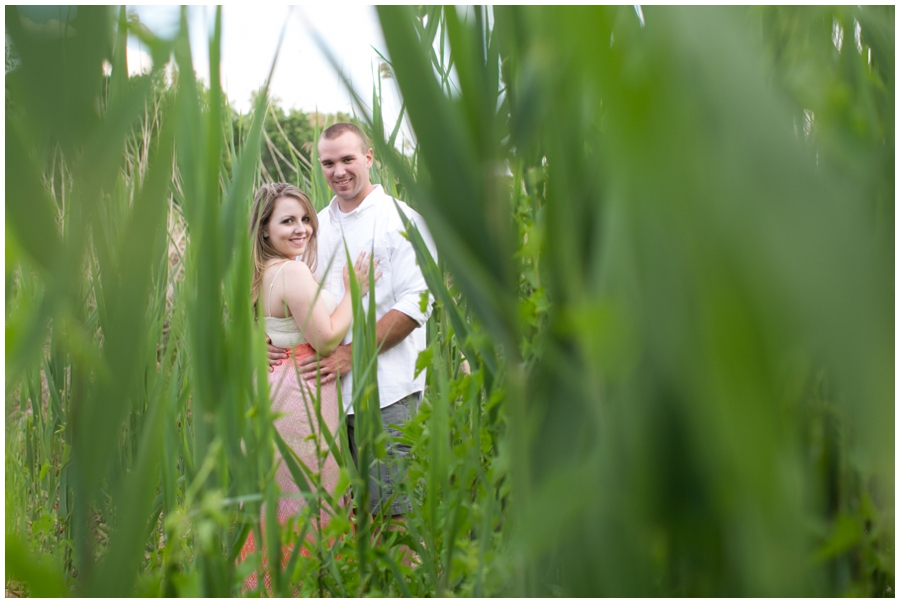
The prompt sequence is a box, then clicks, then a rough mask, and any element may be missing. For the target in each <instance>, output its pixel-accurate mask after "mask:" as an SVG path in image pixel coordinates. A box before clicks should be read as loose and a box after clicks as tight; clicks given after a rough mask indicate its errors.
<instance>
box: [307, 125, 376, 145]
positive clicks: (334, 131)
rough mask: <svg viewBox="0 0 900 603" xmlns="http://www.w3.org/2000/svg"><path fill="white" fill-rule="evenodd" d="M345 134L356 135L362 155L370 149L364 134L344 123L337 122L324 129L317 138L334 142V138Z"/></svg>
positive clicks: (353, 126) (355, 127)
mask: <svg viewBox="0 0 900 603" xmlns="http://www.w3.org/2000/svg"><path fill="white" fill-rule="evenodd" d="M347 132H352V133H354V134H356V136H357V137H358V138H359V140H360V142H361V143H362V151H363V153H365V152H366V151H368V150H369V149H370V148H371V145H370V144H369V138H368V137H367V136H366V133H365V132H363V131H362V130H360V129H359V128H358V127H357V126H355V125H353V124H351V123H347V122H345V121H342V122H338V123H336V124H334V125H332V126H328V127H327V128H325V130H323V131H322V135H321V136H320V137H319V138H320V139H323V138H324V139H325V140H334V139H335V138H338V137H339V136H341V135H342V134H345V133H347Z"/></svg>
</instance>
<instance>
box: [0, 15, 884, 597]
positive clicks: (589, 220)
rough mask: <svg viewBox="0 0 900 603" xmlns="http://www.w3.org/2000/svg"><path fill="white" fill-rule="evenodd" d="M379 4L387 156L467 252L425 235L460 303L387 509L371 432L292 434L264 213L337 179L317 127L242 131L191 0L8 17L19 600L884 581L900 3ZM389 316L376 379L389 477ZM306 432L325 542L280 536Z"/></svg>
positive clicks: (440, 283)
mask: <svg viewBox="0 0 900 603" xmlns="http://www.w3.org/2000/svg"><path fill="white" fill-rule="evenodd" d="M22 10H23V11H24V10H25V9H22ZM378 12H379V16H380V18H381V21H382V27H383V29H384V33H385V38H386V40H387V43H388V51H389V56H388V57H386V60H387V61H388V62H389V67H390V72H391V75H392V76H393V78H395V81H396V83H397V84H398V85H399V88H400V91H401V93H402V95H403V99H404V109H403V112H402V114H401V117H400V119H401V120H403V119H408V121H409V124H410V125H411V126H412V129H413V130H414V132H415V136H416V146H415V148H414V151H413V152H412V153H411V154H408V155H404V154H401V153H399V152H398V151H397V150H396V146H397V145H396V142H397V137H398V136H399V132H400V126H401V123H400V122H399V121H398V122H396V123H385V117H384V115H383V112H382V107H381V102H380V86H381V85H382V83H381V82H377V83H376V86H375V89H374V90H373V93H372V95H371V98H369V97H366V98H365V99H364V98H363V96H362V95H357V97H356V98H357V106H358V107H359V110H358V114H357V118H358V119H359V120H360V122H361V123H362V124H363V125H364V127H366V129H367V130H368V131H369V133H370V134H371V137H372V139H373V142H374V144H375V147H376V157H377V158H378V161H377V162H376V166H375V167H374V168H373V172H372V179H373V181H374V182H380V183H382V184H383V185H384V187H385V190H386V191H388V192H389V193H390V194H393V195H395V196H397V197H398V198H401V199H403V200H405V201H407V202H409V203H410V204H411V205H412V206H413V207H414V208H415V209H417V210H418V211H419V212H420V213H421V214H422V215H423V216H424V217H425V219H426V221H427V223H428V225H429V229H430V231H431V233H432V235H433V237H434V240H435V242H436V244H437V247H438V255H439V260H438V261H437V262H435V261H434V259H433V258H431V256H430V255H429V254H428V253H427V250H426V249H425V246H424V244H423V243H422V240H421V238H420V236H419V234H418V233H417V232H416V231H415V229H414V228H412V227H410V228H409V230H408V236H409V238H410V240H411V241H412V243H413V246H414V248H415V249H416V251H417V258H418V261H419V264H420V266H421V267H422V269H423V273H424V274H425V277H426V280H427V281H428V284H429V287H430V289H431V291H432V292H433V294H434V296H435V300H436V303H435V307H434V311H433V313H432V316H431V318H430V319H429V321H428V323H427V326H426V329H427V333H428V342H429V345H428V349H427V350H426V352H425V353H423V354H422V355H421V356H420V358H419V363H418V368H425V369H427V370H428V381H427V387H426V391H425V396H424V399H423V401H422V405H421V408H420V410H419V412H418V414H417V415H416V417H415V418H414V419H413V420H412V421H411V422H410V423H409V424H408V425H407V426H406V427H405V428H404V430H403V433H404V438H406V439H407V440H408V442H409V443H410V444H411V446H412V454H411V455H410V457H409V465H408V470H409V478H408V480H407V481H406V483H405V484H404V487H405V488H407V489H408V493H409V495H410V496H411V498H412V499H413V500H414V501H415V505H414V507H415V508H414V510H413V511H412V512H411V513H410V514H408V515H407V517H406V521H405V524H404V525H403V526H397V525H395V526H390V527H391V528H392V529H385V528H386V527H388V524H389V523H390V518H386V517H383V516H377V515H376V516H374V517H373V516H369V515H368V514H358V515H353V514H352V513H351V512H350V509H349V508H348V506H347V505H346V504H345V503H344V500H345V499H344V495H345V494H350V493H352V495H353V497H354V498H355V499H356V500H357V501H364V500H365V499H366V498H367V497H368V496H369V493H368V492H367V491H366V488H367V481H366V480H365V479H362V478H361V477H360V474H359V472H358V471H357V469H356V468H355V466H354V465H353V463H352V461H351V460H350V458H349V454H348V452H347V446H346V444H347V443H346V435H345V430H344V428H343V427H344V421H345V418H344V417H341V424H340V425H339V428H338V430H337V432H336V433H326V434H324V435H325V438H324V439H325V442H326V445H327V446H328V448H329V449H330V451H331V452H332V453H333V454H335V455H336V456H337V458H338V459H339V464H340V465H341V468H342V469H341V478H340V479H339V485H338V488H337V491H336V492H328V491H325V490H324V489H323V488H322V487H321V485H320V483H319V482H318V480H317V474H316V470H315V467H304V466H302V464H300V463H299V462H298V461H297V459H296V458H295V457H293V456H292V454H291V453H290V450H288V449H287V448H286V447H285V446H284V444H283V442H280V440H279V438H278V437H277V434H276V432H275V430H274V429H272V419H273V417H272V415H271V412H270V410H269V404H268V391H267V387H266V381H265V379H263V378H256V376H264V375H265V374H266V360H265V350H264V347H265V346H264V337H263V334H262V332H261V331H260V329H259V327H258V322H257V320H256V317H255V315H254V309H253V308H252V307H251V306H250V302H249V289H250V278H251V275H250V263H249V241H248V240H247V238H246V236H245V233H246V232H247V225H248V221H247V219H248V212H249V203H250V198H251V196H252V192H253V190H254V188H255V187H256V186H257V185H258V184H259V183H260V182H261V181H265V180H269V179H271V178H274V177H277V178H279V179H280V178H282V176H283V177H286V178H288V179H291V180H292V181H294V182H296V183H297V184H299V185H300V186H301V187H302V188H304V189H305V190H309V191H310V193H311V195H310V196H311V198H312V199H313V202H314V204H315V205H316V207H317V208H321V207H324V205H325V203H327V202H328V200H329V199H330V197H331V193H330V191H329V189H328V187H327V184H326V183H325V182H324V180H323V178H322V175H321V172H320V170H318V169H317V168H316V164H317V159H316V157H315V145H313V150H312V158H311V161H310V162H309V164H306V163H305V162H304V161H303V160H302V158H301V154H300V153H299V152H298V151H297V150H296V147H295V146H291V145H294V142H292V141H286V142H288V143H290V144H289V145H287V149H288V152H287V153H286V154H285V153H281V156H278V155H277V154H276V153H275V152H274V151H271V149H273V148H275V145H274V144H273V142H274V141H273V140H272V136H273V135H274V134H273V133H272V132H271V130H269V129H267V128H265V127H264V123H263V120H264V118H265V117H266V113H267V112H269V113H270V117H271V116H274V114H275V112H274V111H272V110H271V108H270V107H269V106H268V100H267V95H266V93H265V90H263V91H262V93H261V94H259V95H258V96H257V98H256V104H255V107H254V110H253V113H252V115H251V116H250V118H249V120H248V123H247V124H244V123H241V124H240V130H239V131H238V133H237V135H236V134H235V131H234V123H233V121H232V118H231V113H230V110H229V108H228V106H227V102H226V99H225V98H224V95H223V93H222V91H221V86H220V84H219V73H218V65H219V47H220V42H221V14H220V12H219V13H217V19H216V27H215V30H214V32H213V34H212V35H211V37H210V53H209V54H210V59H211V60H210V64H211V65H212V68H211V71H210V73H209V74H208V81H209V82H210V86H209V89H208V90H207V89H206V88H205V87H204V86H202V85H201V84H200V83H199V82H198V81H197V79H196V77H195V75H194V71H193V65H192V59H191V51H192V49H191V47H190V44H189V42H188V37H187V28H186V19H185V15H184V13H183V14H182V24H181V29H180V31H179V33H178V34H177V35H176V36H175V38H173V39H172V40H164V39H157V38H155V37H153V36H152V35H151V34H149V33H148V32H147V31H146V30H145V29H143V28H141V27H139V26H138V25H137V24H135V23H131V22H129V20H128V18H127V17H126V15H125V12H124V10H119V11H113V10H111V9H108V8H105V7H78V8H77V9H76V10H72V11H69V12H67V13H66V14H65V15H64V18H63V19H62V20H63V21H65V20H66V19H68V20H69V26H70V27H71V35H68V36H61V37H59V38H46V37H39V36H37V35H35V34H34V33H32V32H31V31H30V30H28V29H26V28H25V27H23V26H22V21H21V20H20V10H19V9H18V8H16V7H7V8H6V17H7V18H6V22H7V32H8V34H9V36H10V38H11V39H12V41H13V45H14V51H15V53H16V54H17V56H18V57H19V58H20V62H21V64H20V66H19V67H18V68H17V69H14V70H12V71H10V72H8V73H7V76H6V88H7V114H6V124H7V142H6V144H7V153H6V162H7V163H6V175H7V180H6V197H7V203H6V217H7V239H6V240H7V242H6V285H7V286H6V291H7V294H6V302H7V303H6V307H7V314H6V316H7V322H6V324H7V327H6V329H7V337H6V352H7V353H6V358H7V366H6V373H7V383H6V398H7V403H6V417H7V421H6V447H5V452H6V466H5V470H6V473H5V479H6V507H5V508H6V517H7V522H6V559H7V566H6V569H7V588H8V589H11V590H12V592H13V593H17V594H19V593H23V594H24V593H27V594H31V595H33V596H59V595H84V596H133V595H138V596H175V595H178V596H235V595H251V596H253V595H261V596H267V595H269V594H275V595H282V596H289V595H292V594H302V595H313V596H368V595H374V596H379V595H384V596H434V595H436V596H498V595H501V596H535V595H540V596H548V595H550V596H555V595H566V596H610V595H611V596H634V595H651V596H747V595H750V596H785V595H794V596H797V595H800V596H835V595H847V594H849V595H869V596H882V595H890V594H892V592H891V590H888V589H893V588H894V574H893V560H894V551H893V537H894V500H893V491H894V481H893V480H894V477H893V475H894V468H893V454H892V451H893V443H894V434H893V431H892V427H891V426H892V425H893V407H892V405H891V402H890V400H891V394H892V393H893V381H892V377H891V367H890V359H891V357H892V356H891V347H890V346H891V343H892V339H891V335H890V334H889V333H890V332H889V326H890V325H891V324H892V321H891V316H892V315H891V314H890V312H891V303H890V302H891V299H892V298H891V293H890V286H889V283H890V282H891V276H890V269H891V267H892V263H891V260H890V256H889V255H888V254H889V252H890V249H891V248H892V246H893V231H892V229H891V225H892V223H893V220H892V219H891V218H892V217H893V204H892V199H893V195H894V184H893V172H892V170H891V166H892V165H893V153H894V130H893V127H894V125H893V124H894V119H893V104H894V103H893V101H894V97H893V89H894V85H893V71H894V70H893V47H894V41H893V35H894V34H893V9H892V8H891V7H863V8H858V7H857V8H843V7H827V8H805V7H804V8H785V7H778V8H768V7H767V8H754V9H745V8H735V9H700V8H694V9H675V8H662V7H645V8H644V9H643V16H644V18H645V19H644V23H643V24H642V22H641V20H640V19H639V18H638V15H637V14H636V12H635V10H634V9H633V8H632V7H565V8H559V7H497V8H495V9H493V10H491V9H485V8H477V7H476V8H474V9H471V10H470V11H468V12H464V11H462V10H461V9H456V8H446V9H442V8H439V7H426V8H421V9H411V8H408V7H382V8H379V9H378ZM856 23H859V29H860V42H859V48H857V45H856V40H855V37H854V35H853V32H854V30H855V28H856ZM838 30H840V31H843V45H842V48H841V49H840V50H839V49H838V48H837V47H836V44H835V42H834V41H833V36H834V35H835V32H836V31H838ZM128 32H131V34H133V35H139V36H141V37H142V39H143V41H144V43H145V44H146V45H147V47H148V48H149V49H150V51H151V54H152V56H153V58H154V70H153V72H152V73H151V74H150V75H149V76H143V77H132V78H128V77H126V76H125V74H126V73H127V67H126V65H125V60H126V59H125V51H124V40H125V36H126V34H127V33H128ZM870 51H871V53H870ZM870 54H871V60H870V58H869V57H870ZM173 56H174V64H175V69H174V70H173V74H174V75H172V76H170V75H168V74H167V72H166V70H165V68H164V66H165V65H166V64H167V62H168V61H169V59H170V57H173ZM104 59H105V60H108V61H109V62H110V64H111V65H112V74H111V76H110V77H108V78H104V76H103V72H102V70H101V65H102V62H103V61H104ZM266 67H268V66H266ZM278 68H279V69H288V70H289V66H285V65H280V66H279V67H278ZM386 81H388V80H386ZM276 130H279V128H276ZM279 135H284V133H283V132H280V131H279ZM285 138H287V136H285ZM279 148H284V147H283V145H281V143H280V142H279ZM263 153H271V154H272V155H274V156H275V157H273V161H274V164H273V165H274V166H275V171H276V172H277V171H279V170H280V174H279V175H277V176H276V175H275V174H272V173H271V172H269V171H266V172H264V171H263V170H264V168H263V164H262V162H261V159H260V158H261V156H262V154H263ZM276 157H277V158H276ZM352 289H353V290H354V291H356V293H354V295H355V297H357V298H358V290H357V289H356V285H353V286H352ZM373 316H374V309H373V308H371V307H369V308H364V307H362V306H361V305H360V304H359V303H358V300H357V301H356V307H355V310H354V327H353V328H354V342H355V344H354V357H353V369H352V370H353V372H354V384H355V387H354V400H352V401H351V402H352V404H353V406H354V409H355V411H356V414H357V417H358V419H357V421H358V423H357V430H358V437H359V438H360V441H359V444H360V448H361V454H362V456H363V457H364V459H366V458H368V459H374V460H376V461H377V460H379V459H381V458H382V457H383V454H384V444H385V438H386V435H385V433H384V432H383V431H382V429H381V427H380V425H381V422H380V416H379V414H380V412H379V408H378V407H379V404H378V400H377V387H375V383H374V375H375V364H376V363H377V356H376V354H375V351H376V348H375V345H376V344H375V341H374V320H373ZM309 406H310V412H313V413H315V412H318V410H317V403H316V400H315V399H312V400H310V401H309ZM276 449H278V450H279V451H280V452H281V454H282V456H283V457H284V458H285V461H286V462H287V464H288V466H289V468H290V470H291V472H292V474H293V475H294V477H295V480H296V481H297V482H298V484H299V485H300V488H301V491H302V495H303V496H304V497H305V498H306V499H307V500H308V502H309V507H310V509H312V510H313V511H315V510H318V509H321V510H322V511H323V512H324V513H325V514H326V515H327V516H328V517H329V522H328V525H327V527H326V528H325V529H324V530H323V531H322V532H321V533H320V532H317V531H316V530H314V529H313V523H314V522H313V521H311V517H312V513H310V514H307V515H304V516H302V517H300V518H298V519H297V520H296V521H295V522H293V524H292V525H288V526H279V525H278V523H277V521H276V520H275V515H274V512H275V508H276V499H277V497H278V496H279V494H280V493H279V491H278V487H277V485H276V483H275V481H274V479H273V476H274V453H275V450H276ZM263 504H265V508H266V514H265V517H261V515H260V511H261V509H262V507H263ZM251 532H252V533H253V534H254V539H255V541H256V543H257V553H256V554H254V555H251V556H250V557H248V558H247V560H245V561H243V562H240V561H239V557H238V555H239V552H240V549H241V546H242V545H243V543H244V541H245V539H246V538H247V536H248V534H249V533H251ZM264 535H265V539H263V536H264ZM308 536H309V537H310V538H311V540H307V537H308ZM301 542H304V543H306V547H307V549H308V550H309V551H310V555H309V556H302V555H300V554H299V552H300V546H298V545H299V543H301ZM262 543H265V544H264V545H263V544H262ZM280 544H292V545H294V546H293V548H292V549H288V550H289V551H291V552H290V553H289V556H288V557H287V558H283V557H282V549H281V547H280ZM263 547H265V548H264V550H263ZM404 549H407V550H410V551H413V553H414V558H415V562H414V563H412V564H411V566H410V565H407V564H404V562H403V555H404ZM263 552H265V555H263ZM254 571H255V572H256V573H257V575H258V577H261V576H262V575H263V574H264V573H268V575H269V576H270V578H271V581H272V585H273V590H272V593H269V592H267V591H266V590H265V589H264V588H258V589H257V590H256V591H255V592H244V591H243V589H242V586H243V584H244V579H245V578H246V577H247V576H248V575H249V574H250V573H251V572H254Z"/></svg>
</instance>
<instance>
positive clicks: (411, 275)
mask: <svg viewBox="0 0 900 603" xmlns="http://www.w3.org/2000/svg"><path fill="white" fill-rule="evenodd" d="M410 214H411V215H410ZM410 214H407V217H409V218H410V220H411V221H412V222H413V223H414V224H415V225H416V226H417V227H418V229H419V233H420V234H421V235H422V240H423V241H425V246H426V247H427V248H428V251H429V253H431V257H432V258H434V260H435V261H437V250H436V249H435V246H434V240H433V239H432V238H431V233H430V232H428V228H427V227H426V226H425V221H424V220H422V217H421V216H419V215H418V214H415V213H412V212H410ZM393 234H394V236H393V239H394V240H393V251H392V253H391V287H392V289H393V290H394V297H395V299H396V302H395V303H394V305H393V306H392V308H391V309H392V310H399V311H400V312H403V313H404V314H406V315H407V316H409V317H410V318H412V319H413V320H415V321H416V322H417V323H418V324H419V326H422V325H423V324H425V321H426V320H428V317H429V316H430V315H431V308H432V305H433V304H434V295H433V294H432V293H431V292H430V291H429V290H428V285H427V283H426V282H425V277H424V276H422V270H421V268H420V267H419V265H418V262H417V261H416V252H415V250H414V249H413V246H412V243H410V242H409V241H408V240H407V238H406V237H404V236H403V235H402V234H401V233H400V232H399V231H397V232H395V233H393ZM422 292H426V293H427V294H428V303H427V304H426V305H425V310H424V312H423V311H422V303H421V300H422Z"/></svg>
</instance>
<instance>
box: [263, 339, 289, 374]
mask: <svg viewBox="0 0 900 603" xmlns="http://www.w3.org/2000/svg"><path fill="white" fill-rule="evenodd" d="M266 343H267V344H268V347H269V349H268V351H267V354H268V356H269V372H270V373H271V372H273V371H274V370H275V367H276V366H279V365H281V361H282V360H285V359H287V357H288V350H286V349H284V348H277V347H275V346H274V345H272V340H271V339H270V338H269V336H268V335H266Z"/></svg>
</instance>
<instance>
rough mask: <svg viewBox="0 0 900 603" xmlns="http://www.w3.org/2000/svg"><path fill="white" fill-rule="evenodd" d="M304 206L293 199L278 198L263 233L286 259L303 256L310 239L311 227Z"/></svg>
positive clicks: (311, 234)
mask: <svg viewBox="0 0 900 603" xmlns="http://www.w3.org/2000/svg"><path fill="white" fill-rule="evenodd" d="M309 219H310V217H309V214H308V213H307V211H306V208H305V206H304V205H303V203H301V202H300V201H299V200H297V199H295V198H294V197H279V198H278V199H276V200H275V209H274V210H272V218H271V219H270V220H269V223H268V225H266V228H265V231H264V232H265V233H266V234H267V235H269V242H270V243H271V244H272V247H274V248H275V251H277V252H278V253H280V254H281V255H283V256H284V257H286V258H295V257H297V256H299V255H303V252H304V251H305V250H306V245H307V244H308V243H309V239H310V237H312V236H313V229H312V225H311V224H310V222H309Z"/></svg>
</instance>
